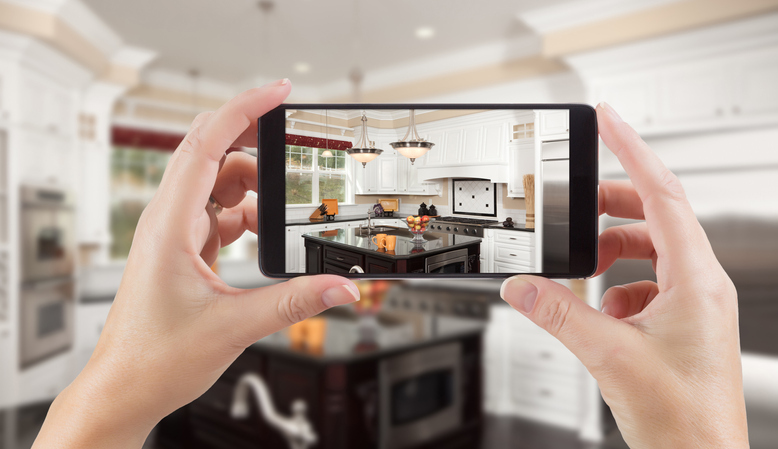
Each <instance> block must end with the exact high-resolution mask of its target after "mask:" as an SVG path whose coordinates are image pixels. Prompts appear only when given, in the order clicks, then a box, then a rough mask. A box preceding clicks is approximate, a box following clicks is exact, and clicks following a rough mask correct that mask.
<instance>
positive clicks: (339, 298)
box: [321, 284, 359, 307]
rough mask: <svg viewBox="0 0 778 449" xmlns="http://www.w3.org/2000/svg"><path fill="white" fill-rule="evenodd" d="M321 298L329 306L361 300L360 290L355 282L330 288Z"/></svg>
mask: <svg viewBox="0 0 778 449" xmlns="http://www.w3.org/2000/svg"><path fill="white" fill-rule="evenodd" d="M321 300H322V302H324V305H325V306H327V307H335V306H342V305H343V304H350V303H352V302H354V301H359V290H358V289H357V286H356V285H354V284H343V285H339V286H337V287H332V288H328V289H327V290H324V293H322V294H321Z"/></svg>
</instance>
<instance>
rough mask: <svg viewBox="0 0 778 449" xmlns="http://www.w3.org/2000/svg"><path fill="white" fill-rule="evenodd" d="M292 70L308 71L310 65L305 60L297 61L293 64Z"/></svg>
mask: <svg viewBox="0 0 778 449" xmlns="http://www.w3.org/2000/svg"><path fill="white" fill-rule="evenodd" d="M294 71H295V72H297V73H308V72H310V71H311V65H310V64H308V63H307V62H298V63H296V64H295V65H294Z"/></svg>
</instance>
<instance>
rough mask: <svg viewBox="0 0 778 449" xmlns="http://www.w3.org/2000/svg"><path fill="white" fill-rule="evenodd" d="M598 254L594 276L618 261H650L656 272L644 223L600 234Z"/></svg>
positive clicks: (655, 259) (615, 228)
mask: <svg viewBox="0 0 778 449" xmlns="http://www.w3.org/2000/svg"><path fill="white" fill-rule="evenodd" d="M598 254H599V256H598V257H599V261H598V263H597V272H596V273H594V275H595V276H599V275H601V274H602V273H604V272H605V271H607V270H608V268H610V267H611V266H612V265H613V263H614V262H616V261H617V260H618V259H650V260H651V261H652V263H653V266H654V270H656V261H657V255H656V251H654V243H653V242H652V241H651V235H650V234H649V233H648V226H647V225H646V223H632V224H627V225H621V226H614V227H612V228H608V229H606V230H605V231H603V233H602V234H600V239H599V248H598Z"/></svg>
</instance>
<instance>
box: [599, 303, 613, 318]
mask: <svg viewBox="0 0 778 449" xmlns="http://www.w3.org/2000/svg"><path fill="white" fill-rule="evenodd" d="M611 309H612V307H611V305H610V304H605V305H604V306H602V310H600V312H602V313H604V314H605V315H609V316H613V315H612V314H611Z"/></svg>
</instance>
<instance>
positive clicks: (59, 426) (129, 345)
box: [35, 80, 359, 448]
mask: <svg viewBox="0 0 778 449" xmlns="http://www.w3.org/2000/svg"><path fill="white" fill-rule="evenodd" d="M290 90H291V86H290V84H289V83H288V81H287V80H284V81H281V82H276V83H272V84H268V85H266V86H264V87H261V88H258V89H252V90H249V91H247V92H244V93H242V94H241V95H239V96H237V97H235V98H233V99H232V100H230V101H229V102H228V103H227V104H225V105H224V106H222V107H221V108H220V109H219V110H218V111H216V112H214V113H205V114H201V115H200V116H198V117H197V119H195V121H194V123H193V124H192V127H191V129H190V130H189V133H188V134H187V135H186V138H185V139H184V141H183V142H182V143H181V145H179V147H178V149H177V150H176V151H175V153H174V154H173V156H172V157H171V159H170V163H169V164H168V167H167V169H166V170H165V174H164V177H163V179H162V182H161V183H160V186H159V189H158V190H157V192H156V194H155V195H154V198H153V199H152V201H151V202H150V203H149V205H148V207H147V208H146V209H145V210H144V211H143V214H142V216H141V218H140V221H139V222H138V227H137V230H136V232H135V238H134V240H133V243H132V249H131V250H130V255H129V257H128V259H127V266H126V268H125V271H124V275H123V277H122V282H121V285H120V287H119V291H118V293H117V294H116V298H115V299H114V302H113V306H112V307H111V312H110V314H109V316H108V320H107V322H106V324H105V328H104V329H103V332H102V335H101V336H100V340H99V342H98V345H97V348H96V349H95V351H94V353H93V355H92V358H91V359H90V360H89V363H88V364H87V366H86V368H84V370H83V372H82V373H81V374H80V375H79V376H78V378H77V379H76V380H75V381H74V382H73V384H71V385H70V386H69V387H68V388H67V389H65V390H64V391H63V392H62V393H61V394H60V395H59V396H58V397H57V399H56V400H55V401H54V403H53V404H52V406H51V409H50V411H49V415H48V416H47V418H46V421H45V423H44V426H43V428H42V430H41V432H40V434H39V436H38V439H37V440H36V442H35V447H74V448H75V447H79V448H85V447H136V448H139V447H141V446H142V444H143V442H144V440H145V439H146V437H147V436H148V433H149V432H150V431H151V429H152V428H153V427H154V425H155V424H156V423H157V422H158V421H159V420H160V419H162V418H163V417H164V416H166V415H167V414H169V413H170V412H172V411H174V410H175V409H177V408H179V407H181V406H182V405H184V404H187V403H188V402H190V401H192V400H193V399H195V398H197V397H198V396H200V395H201V394H202V393H204V392H205V391H206V390H207V389H208V388H209V387H210V386H211V385H213V383H214V382H215V381H216V379H218V378H219V376H220V375H221V374H222V373H223V372H224V371H225V370H226V369H227V367H228V366H230V364H231V363H232V362H233V361H234V360H235V359H236V358H237V357H238V356H239V355H240V354H241V352H243V350H244V349H245V348H246V347H247V346H249V345H251V344H252V343H254V342H256V341H257V340H259V339H261V338H262V337H265V336H267V335H270V334H272V333H274V332H277V331H279V330H281V329H283V328H285V327H287V326H289V325H291V324H293V323H295V322H298V321H300V320H303V319H305V318H307V317H310V316H312V315H316V314H318V313H320V312H322V311H323V310H325V309H327V308H329V307H332V306H336V305H341V304H346V303H350V302H353V301H356V300H358V299H359V291H358V290H357V287H356V286H355V285H354V284H353V283H352V282H351V281H349V280H347V279H345V278H342V277H338V276H331V275H323V276H314V277H300V278H296V279H294V280H291V281H288V282H284V283H280V284H276V285H273V286H269V287H264V288H258V289H254V290H240V289H236V288H232V287H230V286H228V285H227V284H225V283H224V282H223V281H222V280H221V279H220V278H219V277H218V276H217V275H216V274H215V273H213V272H212V271H211V270H210V268H209V265H211V264H212V263H213V261H214V260H215V259H216V256H217V253H218V250H219V247H221V246H223V245H226V244H228V243H230V242H232V241H234V240H235V239H236V238H238V237H239V236H240V235H241V234H243V232H244V231H245V230H250V231H252V232H254V233H256V232H257V202H256V200H255V199H253V198H251V197H246V191H247V190H249V189H251V190H255V189H256V186H257V171H256V170H257V165H256V159H255V158H254V157H252V156H250V155H248V154H245V153H238V152H236V153H231V154H230V155H229V156H227V157H226V159H223V158H224V153H225V151H226V150H227V148H229V147H230V146H231V145H232V144H233V143H235V144H237V145H242V146H256V134H257V128H256V119H257V117H259V116H261V115H262V114H264V113H266V112H267V111H269V110H270V109H272V108H274V107H276V106H277V105H279V104H280V103H281V102H282V101H283V100H284V98H286V97H287V95H289V92H290ZM222 163H223V165H222ZM210 195H213V196H214V198H215V199H216V200H217V201H219V202H220V203H221V204H222V205H223V206H224V207H225V209H224V210H223V212H222V213H221V214H220V215H219V217H218V219H217V218H216V215H215V214H214V211H213V208H212V207H211V205H210V204H209V200H208V198H209V196H210ZM258 274H259V273H258Z"/></svg>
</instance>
